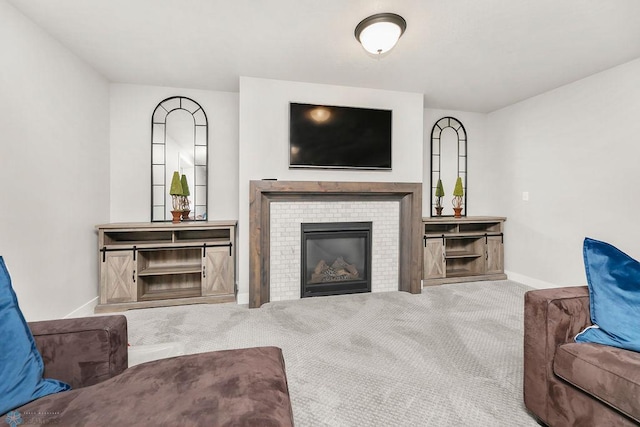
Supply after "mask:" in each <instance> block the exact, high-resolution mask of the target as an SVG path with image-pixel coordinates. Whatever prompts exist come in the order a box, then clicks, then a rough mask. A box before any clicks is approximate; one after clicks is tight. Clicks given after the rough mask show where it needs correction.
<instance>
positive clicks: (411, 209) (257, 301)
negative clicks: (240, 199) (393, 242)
mask: <svg viewBox="0 0 640 427" xmlns="http://www.w3.org/2000/svg"><path fill="white" fill-rule="evenodd" d="M379 200H383V201H398V202H399V205H400V213H399V215H400V218H399V219H400V221H399V222H400V230H399V252H400V253H399V259H400V265H399V269H398V290H400V291H405V292H410V293H414V294H418V293H420V292H421V276H422V258H421V254H422V252H421V247H420V244H421V236H422V235H421V232H420V231H421V221H422V184H420V183H394V182H329V181H251V182H250V206H249V233H250V237H249V307H251V308H254V307H260V306H261V305H262V304H264V303H267V302H269V301H270V238H271V237H270V223H271V217H270V215H271V213H270V204H271V203H273V202H282V201H323V202H326V201H379Z"/></svg>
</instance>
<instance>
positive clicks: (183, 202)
mask: <svg viewBox="0 0 640 427" xmlns="http://www.w3.org/2000/svg"><path fill="white" fill-rule="evenodd" d="M180 185H181V186H182V195H181V196H180V210H181V211H188V210H191V208H190V207H189V198H188V196H190V195H191V193H190V192H189V184H188V183H187V177H186V176H185V175H182V178H181V179H180Z"/></svg>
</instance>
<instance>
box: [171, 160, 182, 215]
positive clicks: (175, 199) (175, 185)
mask: <svg viewBox="0 0 640 427" xmlns="http://www.w3.org/2000/svg"><path fill="white" fill-rule="evenodd" d="M169 194H170V195H171V207H172V208H173V210H172V211H171V215H173V220H172V221H171V222H173V223H177V222H180V216H182V209H181V197H182V195H183V192H182V183H181V182H180V174H179V173H178V172H177V171H176V172H174V173H173V177H172V178H171V188H170V189H169Z"/></svg>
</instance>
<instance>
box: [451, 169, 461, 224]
mask: <svg viewBox="0 0 640 427" xmlns="http://www.w3.org/2000/svg"><path fill="white" fill-rule="evenodd" d="M462 196H464V189H463V188H462V178H460V177H458V179H456V186H455V187H454V188H453V200H451V203H452V204H453V216H454V217H455V218H460V217H461V216H462Z"/></svg>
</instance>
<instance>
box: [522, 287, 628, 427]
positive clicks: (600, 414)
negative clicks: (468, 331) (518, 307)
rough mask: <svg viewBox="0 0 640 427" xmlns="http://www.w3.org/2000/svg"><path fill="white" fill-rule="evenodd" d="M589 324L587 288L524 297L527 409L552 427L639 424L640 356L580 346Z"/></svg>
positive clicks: (593, 346)
mask: <svg viewBox="0 0 640 427" xmlns="http://www.w3.org/2000/svg"><path fill="white" fill-rule="evenodd" d="M589 325H591V321H590V316H589V292H588V289H587V287H586V286H585V287H569V288H557V289H543V290H535V291H529V292H527V293H526V294H525V302H524V401H525V405H526V407H527V408H528V409H529V411H531V412H532V413H533V414H534V415H535V416H536V417H537V418H538V420H539V421H541V422H542V423H544V424H547V425H549V426H553V427H560V426H634V425H639V424H640V353H637V352H634V351H627V350H623V349H619V348H615V347H609V346H605V345H601V344H590V343H589V344H587V343H576V342H575V341H574V337H575V335H576V334H577V333H579V332H580V331H582V330H583V329H584V328H585V327H587V326H589Z"/></svg>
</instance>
